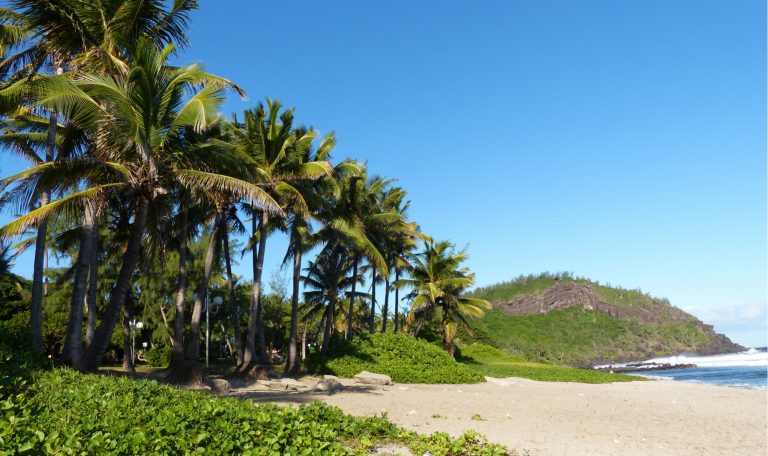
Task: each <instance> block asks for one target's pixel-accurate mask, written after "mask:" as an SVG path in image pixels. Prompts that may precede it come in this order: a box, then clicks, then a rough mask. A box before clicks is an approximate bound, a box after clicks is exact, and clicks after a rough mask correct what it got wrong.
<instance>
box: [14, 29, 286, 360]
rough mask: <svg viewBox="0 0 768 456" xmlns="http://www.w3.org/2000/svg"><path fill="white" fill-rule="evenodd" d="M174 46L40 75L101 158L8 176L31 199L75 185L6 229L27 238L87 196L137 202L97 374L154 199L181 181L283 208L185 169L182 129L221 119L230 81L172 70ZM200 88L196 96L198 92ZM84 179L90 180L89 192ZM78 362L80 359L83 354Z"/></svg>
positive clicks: (93, 352) (91, 355) (45, 100)
mask: <svg viewBox="0 0 768 456" xmlns="http://www.w3.org/2000/svg"><path fill="white" fill-rule="evenodd" d="M173 50H174V48H173V46H170V45H169V46H167V47H166V48H165V49H164V50H162V51H158V50H157V49H156V48H155V47H154V46H153V45H152V44H151V43H146V42H140V43H138V44H137V46H136V47H135V49H134V50H133V51H132V58H131V65H130V67H129V69H128V70H127V71H125V72H124V73H119V74H117V75H113V74H97V73H96V74H84V75H75V76H74V77H70V76H69V75H63V76H54V77H47V78H42V79H40V80H39V81H37V82H36V83H35V86H34V90H35V92H36V94H37V100H38V104H39V105H40V106H42V107H44V108H46V109H52V110H55V111H57V112H65V113H68V116H69V117H70V118H72V119H73V121H75V122H77V123H78V124H79V125H82V126H83V128H84V129H85V130H86V131H88V132H90V135H91V138H92V141H93V143H94V150H95V154H96V157H97V159H96V160H94V159H91V158H83V159H78V160H68V161H66V162H61V163H57V162H54V163H43V164H41V165H38V166H35V167H32V168H30V169H29V170H27V171H24V172H22V173H19V174H18V175H16V176H11V177H10V178H7V179H6V180H5V184H6V185H10V184H16V183H18V184H20V186H21V187H22V188H25V187H26V188H30V187H31V188H34V189H35V190H34V191H31V192H28V195H27V196H30V195H31V196H35V197H36V196H37V195H38V194H39V192H40V191H45V190H48V191H50V190H51V189H53V190H57V191H58V190H65V189H66V190H71V191H72V193H71V194H69V195H68V196H66V197H64V198H61V199H60V200H57V201H54V202H52V203H49V204H47V205H45V206H42V207H40V208H38V209H36V210H34V211H32V212H30V213H29V214H27V215H25V216H23V217H21V218H19V219H17V220H16V221H14V222H11V223H10V224H9V225H7V226H6V227H5V228H4V231H5V232H6V233H12V234H17V233H19V232H21V231H23V230H24V229H26V228H27V227H29V226H34V225H37V224H39V223H40V222H41V221H43V220H45V219H47V217H48V216H49V215H51V214H54V213H56V212H59V211H64V212H72V211H77V210H78V208H82V207H83V205H84V203H85V202H86V201H88V200H91V199H93V198H94V197H96V196H99V195H105V194H107V193H110V192H121V193H123V194H124V195H125V198H126V201H128V202H130V204H131V207H132V211H133V214H134V216H133V223H132V227H131V231H130V236H129V239H128V242H127V246H126V251H125V255H124V257H123V263H122V266H121V269H120V273H119V275H118V279H117V282H116V283H115V286H114V288H113V291H112V293H111V295H110V301H109V304H108V306H107V309H106V312H105V315H104V317H103V319H102V324H101V325H100V326H99V328H98V329H97V331H96V334H95V336H94V340H93V343H92V344H91V345H90V346H89V347H88V350H87V351H86V353H85V356H84V360H83V363H82V366H81V367H82V368H84V369H86V370H95V369H96V368H97V367H98V365H99V364H100V361H101V358H102V356H103V354H104V352H105V350H106V348H107V345H108V342H109V337H110V336H111V334H112V330H113V329H114V325H115V323H116V320H117V317H118V315H119V314H120V310H121V309H122V307H123V305H124V303H125V299H126V296H127V292H128V289H129V286H130V283H131V277H132V275H133V273H134V269H135V265H136V260H137V258H138V253H139V250H140V247H141V240H142V237H143V236H144V234H145V223H146V220H147V212H148V208H149V205H150V203H152V202H154V201H155V200H156V199H157V198H159V197H161V196H163V195H166V194H167V193H168V190H167V189H168V188H172V187H173V186H174V185H177V184H178V185H182V186H184V187H187V188H197V187H199V188H210V189H226V190H227V191H230V192H232V193H234V194H236V195H237V196H238V197H240V198H247V199H250V200H251V201H252V202H253V203H254V204H255V205H258V206H260V207H263V208H264V209H265V210H266V209H267V208H273V209H274V210H275V211H277V213H281V211H280V209H279V207H278V206H277V204H276V203H275V202H274V200H272V198H271V197H270V196H269V195H268V194H266V193H265V192H264V191H263V190H261V189H260V188H259V187H257V186H255V185H253V184H250V183H248V182H246V181H243V180H240V179H237V178H235V177H231V176H226V175H222V174H218V173H215V172H211V170H210V169H205V168H202V169H201V168H197V169H195V168H187V167H186V166H185V165H187V164H189V161H188V160H186V157H183V156H180V155H179V153H178V150H177V148H176V147H177V145H178V143H179V142H180V139H181V135H182V134H183V133H184V132H185V131H186V128H193V129H195V130H196V131H199V132H200V131H204V130H206V129H208V128H209V127H210V126H211V125H214V124H215V123H216V122H218V120H219V116H218V107H219V105H220V103H221V102H222V100H223V98H222V91H223V90H224V87H225V86H226V85H227V84H226V81H224V80H222V79H220V78H217V77H215V76H212V75H210V74H208V73H206V72H205V71H203V69H202V67H201V66H200V65H190V66H185V67H170V66H168V65H167V63H166V62H167V59H168V56H169V55H170V54H171V53H172V52H173ZM190 91H191V92H192V93H193V95H191V96H188V94H189V93H190ZM146 100H157V103H146V102H145V101H146ZM193 163H194V161H193ZM84 179H85V181H87V182H88V183H89V184H88V186H87V188H85V189H82V184H83V182H84ZM76 345H77V344H73V347H74V346H76ZM75 350H77V349H76V348H75ZM72 359H73V361H74V362H76V360H77V357H74V356H73V358H72Z"/></svg>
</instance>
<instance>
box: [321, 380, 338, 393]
mask: <svg viewBox="0 0 768 456" xmlns="http://www.w3.org/2000/svg"><path fill="white" fill-rule="evenodd" d="M343 389H344V385H342V384H341V383H339V382H337V381H335V380H333V379H327V380H320V381H319V382H317V384H316V385H315V390H316V391H327V392H329V393H335V392H337V391H342V390H343Z"/></svg>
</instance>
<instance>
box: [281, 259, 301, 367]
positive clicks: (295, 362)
mask: <svg viewBox="0 0 768 456" xmlns="http://www.w3.org/2000/svg"><path fill="white" fill-rule="evenodd" d="M300 280H301V252H300V251H299V249H298V247H297V248H296V252H295V253H294V254H293V290H292V291H293V293H292V295H291V332H290V336H289V337H288V360H287V362H286V363H285V365H286V370H288V371H291V372H295V371H297V370H298V369H299V366H300V365H301V362H300V360H299V359H298V354H297V353H296V337H297V335H298V330H299V328H298V326H299V282H300Z"/></svg>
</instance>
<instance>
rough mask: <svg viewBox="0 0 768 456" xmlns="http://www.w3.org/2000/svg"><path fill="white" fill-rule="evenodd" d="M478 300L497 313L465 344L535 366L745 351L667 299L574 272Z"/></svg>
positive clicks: (522, 280)
mask: <svg viewBox="0 0 768 456" xmlns="http://www.w3.org/2000/svg"><path fill="white" fill-rule="evenodd" d="M472 295H473V296H475V297H480V298H483V299H488V300H489V301H491V302H492V303H493V306H494V310H492V311H489V312H487V313H486V316H485V317H484V318H482V319H476V320H472V321H471V325H472V331H471V332H469V331H463V332H462V333H461V334H460V338H461V340H462V341H463V342H464V343H465V344H467V343H471V342H483V343H486V344H489V345H492V346H494V347H497V348H500V349H502V350H504V351H506V352H508V353H511V354H515V355H518V356H521V357H523V358H524V359H526V360H528V361H544V362H551V363H562V364H570V365H579V366H581V365H584V366H586V365H593V364H598V363H603V362H617V361H630V360H638V359H644V358H649V357H654V356H661V355H669V354H677V353H682V352H696V353H701V354H714V353H725V352H733V351H738V350H741V349H743V347H741V346H739V345H737V344H734V343H733V342H731V341H730V340H729V339H728V338H727V337H725V336H723V335H721V334H717V333H715V332H714V330H713V329H712V327H711V326H709V325H705V324H704V323H702V322H701V321H699V320H698V319H697V318H695V317H694V316H692V315H690V314H688V313H686V312H684V311H682V310H680V309H678V308H676V307H674V306H672V305H671V304H670V303H669V301H668V300H666V299H658V298H654V297H651V296H649V295H648V294H645V293H643V292H641V291H640V290H626V289H622V288H616V287H611V286H607V285H601V284H599V283H596V282H591V281H589V280H586V279H582V278H574V277H572V276H571V275H569V274H541V275H539V276H527V277H519V278H517V279H515V280H513V281H511V282H505V283H501V284H498V285H493V286H490V287H484V288H479V289H477V290H475V291H474V292H473V293H472Z"/></svg>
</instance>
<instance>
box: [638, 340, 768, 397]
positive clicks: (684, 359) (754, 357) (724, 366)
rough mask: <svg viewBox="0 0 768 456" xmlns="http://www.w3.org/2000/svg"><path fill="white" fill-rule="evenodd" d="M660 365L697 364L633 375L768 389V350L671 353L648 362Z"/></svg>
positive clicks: (763, 348)
mask: <svg viewBox="0 0 768 456" xmlns="http://www.w3.org/2000/svg"><path fill="white" fill-rule="evenodd" d="M644 362H647V363H660V364H695V365H696V366H697V367H694V368H689V369H675V370H663V371H653V372H648V373H647V374H646V373H642V372H637V373H634V372H633V375H643V376H645V377H649V378H655V379H659V380H676V381H681V382H694V383H708V384H712V385H723V386H732V387H741V388H757V389H768V350H766V348H765V347H762V348H750V349H749V350H747V351H745V352H741V353H729V354H725V355H715V356H695V355H691V356H687V355H680V356H670V357H665V358H654V359H649V360H647V361H644Z"/></svg>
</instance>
